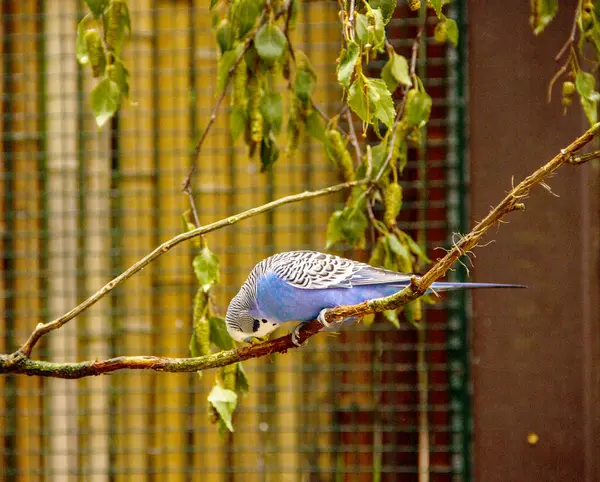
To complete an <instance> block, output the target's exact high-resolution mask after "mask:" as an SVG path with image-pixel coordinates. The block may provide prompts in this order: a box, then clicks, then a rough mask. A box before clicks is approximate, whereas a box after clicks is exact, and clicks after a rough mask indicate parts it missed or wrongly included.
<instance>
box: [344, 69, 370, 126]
mask: <svg viewBox="0 0 600 482" xmlns="http://www.w3.org/2000/svg"><path fill="white" fill-rule="evenodd" d="M348 105H349V106H350V108H351V109H352V110H353V111H354V112H356V115H358V117H360V118H361V119H362V121H363V122H370V121H371V115H372V112H371V111H370V110H369V101H368V99H367V94H366V92H365V84H364V83H363V80H362V79H360V78H359V79H356V80H355V81H354V82H353V83H352V85H351V86H350V89H349V90H348Z"/></svg>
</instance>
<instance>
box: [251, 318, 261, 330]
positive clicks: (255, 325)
mask: <svg viewBox="0 0 600 482" xmlns="http://www.w3.org/2000/svg"><path fill="white" fill-rule="evenodd" d="M259 327H260V321H258V320H254V322H253V323H252V331H253V332H254V333H256V332H257V331H258V328H259Z"/></svg>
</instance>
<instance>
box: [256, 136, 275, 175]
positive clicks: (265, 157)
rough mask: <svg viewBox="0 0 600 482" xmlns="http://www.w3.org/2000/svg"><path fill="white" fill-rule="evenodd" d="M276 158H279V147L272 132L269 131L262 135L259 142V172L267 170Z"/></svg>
mask: <svg viewBox="0 0 600 482" xmlns="http://www.w3.org/2000/svg"><path fill="white" fill-rule="evenodd" d="M277 159H279V147H277V141H276V140H275V136H274V135H273V132H269V135H268V136H264V137H263V139H262V141H261V143H260V163H261V168H260V172H265V171H267V170H269V169H270V168H271V166H272V165H273V164H275V161H277Z"/></svg>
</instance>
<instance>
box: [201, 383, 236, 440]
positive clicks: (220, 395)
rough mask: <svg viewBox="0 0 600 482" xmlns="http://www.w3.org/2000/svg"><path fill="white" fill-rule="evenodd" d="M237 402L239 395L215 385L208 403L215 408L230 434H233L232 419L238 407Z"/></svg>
mask: <svg viewBox="0 0 600 482" xmlns="http://www.w3.org/2000/svg"><path fill="white" fill-rule="evenodd" d="M237 401H238V396H237V393H235V392H233V391H231V390H227V389H226V388H223V387H221V386H220V385H215V386H214V387H213V389H212V390H211V392H210V394H209V395H208V402H209V403H210V404H211V405H212V406H213V407H215V410H216V411H217V413H218V414H219V416H220V417H221V420H223V422H224V423H225V425H226V427H227V429H228V430H229V431H230V432H233V425H232V423H231V417H232V415H233V411H234V410H235V407H236V406H237Z"/></svg>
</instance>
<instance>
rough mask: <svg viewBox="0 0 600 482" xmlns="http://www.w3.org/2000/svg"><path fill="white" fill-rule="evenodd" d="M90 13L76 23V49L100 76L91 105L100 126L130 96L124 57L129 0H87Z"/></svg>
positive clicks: (93, 72) (127, 29)
mask: <svg viewBox="0 0 600 482" xmlns="http://www.w3.org/2000/svg"><path fill="white" fill-rule="evenodd" d="M85 3H86V5H87V7H88V8H89V10H90V13H88V14H87V15H85V16H84V17H83V18H82V19H81V21H80V22H79V24H78V25H77V39H76V41H75V52H76V55H77V61H78V62H79V63H80V64H81V65H89V66H90V69H91V71H92V75H93V77H94V78H95V79H98V82H97V83H96V85H95V87H94V88H93V89H92V91H91V92H90V105H91V107H92V111H93V113H94V117H95V119H96V123H97V124H98V127H102V126H103V125H104V124H105V123H106V122H107V121H108V120H109V119H110V118H111V117H112V116H113V115H115V113H116V112H117V111H118V110H119V108H120V106H121V102H122V99H123V97H128V96H129V71H128V70H127V69H126V68H125V65H124V64H123V61H122V60H121V53H122V49H123V44H124V42H125V38H126V37H127V36H129V35H131V17H130V14H129V7H128V5H127V1H126V0H85Z"/></svg>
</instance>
